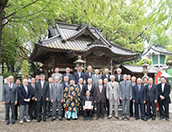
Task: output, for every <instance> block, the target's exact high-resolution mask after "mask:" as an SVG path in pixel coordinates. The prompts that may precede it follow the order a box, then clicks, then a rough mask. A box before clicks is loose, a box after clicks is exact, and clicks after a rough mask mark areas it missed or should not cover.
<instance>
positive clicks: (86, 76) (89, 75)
mask: <svg viewBox="0 0 172 132" xmlns="http://www.w3.org/2000/svg"><path fill="white" fill-rule="evenodd" d="M87 70H88V72H86V73H85V81H86V84H88V82H87V80H88V78H92V75H94V72H92V71H91V70H92V67H91V66H88V67H87Z"/></svg>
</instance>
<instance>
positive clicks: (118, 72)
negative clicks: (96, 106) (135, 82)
mask: <svg viewBox="0 0 172 132" xmlns="http://www.w3.org/2000/svg"><path fill="white" fill-rule="evenodd" d="M116 71H117V74H115V81H116V82H118V83H120V82H121V81H123V75H122V74H121V72H122V70H121V68H118V69H117V70H116Z"/></svg>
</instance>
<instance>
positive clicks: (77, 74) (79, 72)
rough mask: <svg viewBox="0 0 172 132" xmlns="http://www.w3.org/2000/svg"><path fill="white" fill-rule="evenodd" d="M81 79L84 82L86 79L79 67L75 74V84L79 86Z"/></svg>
mask: <svg viewBox="0 0 172 132" xmlns="http://www.w3.org/2000/svg"><path fill="white" fill-rule="evenodd" d="M80 78H82V79H83V80H84V79H85V75H84V73H83V72H82V71H81V66H78V68H77V72H75V74H74V80H75V84H78V81H79V79H80Z"/></svg>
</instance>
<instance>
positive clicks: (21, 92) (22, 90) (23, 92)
mask: <svg viewBox="0 0 172 132" xmlns="http://www.w3.org/2000/svg"><path fill="white" fill-rule="evenodd" d="M27 90H28V92H27V93H26V90H25V88H24V85H23V84H21V85H20V88H19V90H18V94H19V105H26V104H29V102H26V101H24V99H30V100H31V98H32V93H31V87H30V86H29V85H27Z"/></svg>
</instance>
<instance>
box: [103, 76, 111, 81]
mask: <svg viewBox="0 0 172 132" xmlns="http://www.w3.org/2000/svg"><path fill="white" fill-rule="evenodd" d="M105 78H107V77H106V74H103V75H102V80H103V81H104V79H105ZM107 79H108V82H110V81H111V80H110V74H108V78H107Z"/></svg>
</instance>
